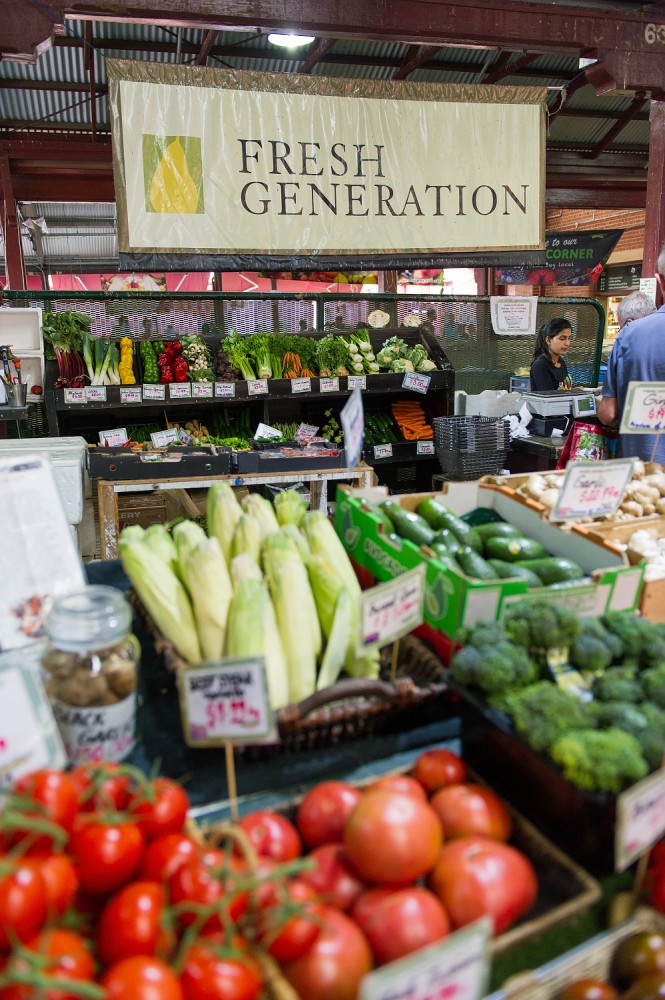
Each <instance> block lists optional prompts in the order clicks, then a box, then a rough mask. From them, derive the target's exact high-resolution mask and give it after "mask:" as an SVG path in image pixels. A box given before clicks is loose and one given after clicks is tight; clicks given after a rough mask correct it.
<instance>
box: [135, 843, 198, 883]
mask: <svg viewBox="0 0 665 1000" xmlns="http://www.w3.org/2000/svg"><path fill="white" fill-rule="evenodd" d="M199 855H200V851H199V847H198V844H196V843H195V841H193V840H192V838H191V837H188V836H187V835H186V834H184V833H166V834H164V836H162V837H155V839H154V840H151V841H150V843H149V844H148V846H147V848H146V852H145V855H144V857H143V864H142V866H141V878H144V879H147V880H148V881H149V882H168V880H169V879H170V878H171V875H173V873H174V872H175V871H177V870H178V868H179V867H180V865H183V864H184V863H185V861H191V860H192V858H198V857H199Z"/></svg>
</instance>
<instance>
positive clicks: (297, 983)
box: [283, 906, 372, 1000]
mask: <svg viewBox="0 0 665 1000" xmlns="http://www.w3.org/2000/svg"><path fill="white" fill-rule="evenodd" d="M322 919H323V927H322V928H321V933H320V934H319V936H318V938H317V939H316V941H315V942H314V944H313V945H312V947H311V948H310V949H309V951H308V952H307V954H306V955H303V957H302V958H299V959H297V960H296V961H295V962H289V963H288V964H287V965H285V966H284V968H283V972H284V975H285V976H286V978H287V979H288V981H289V982H290V983H291V985H292V986H293V988H294V989H295V990H296V992H297V993H298V994H299V995H300V996H301V997H306V998H307V1000H356V997H357V995H358V986H359V984H360V980H361V979H362V978H363V976H365V975H367V973H368V972H370V971H371V969H372V952H371V950H370V947H369V944H368V943H367V939H366V937H365V935H364V934H363V932H362V931H361V930H360V928H359V927H358V925H357V924H355V923H354V922H353V921H352V920H350V919H349V917H347V916H345V915H344V914H343V913H340V911H339V910H334V909H333V908H332V907H328V906H325V907H324V908H323V917H322Z"/></svg>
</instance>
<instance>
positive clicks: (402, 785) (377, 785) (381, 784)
mask: <svg viewBox="0 0 665 1000" xmlns="http://www.w3.org/2000/svg"><path fill="white" fill-rule="evenodd" d="M367 791H368V792H399V794H400V795H414V796H415V797H416V798H417V799H421V800H422V801H423V802H426V801H427V792H426V791H425V789H424V788H423V786H422V785H421V784H420V782H418V781H416V780H415V778H409V776H408V775H406V774H387V775H386V776H385V778H377V779H376V781H373V782H372V784H371V785H370V786H369V787H368V788H367Z"/></svg>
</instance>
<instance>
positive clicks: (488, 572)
mask: <svg viewBox="0 0 665 1000" xmlns="http://www.w3.org/2000/svg"><path fill="white" fill-rule="evenodd" d="M455 558H456V559H457V562H458V563H459V564H460V566H461V567H462V570H463V572H464V573H465V575H466V576H471V577H473V578H474V579H476V580H496V573H495V572H494V570H493V569H492V567H491V566H490V564H489V563H488V562H486V561H485V560H484V559H483V557H482V556H481V555H479V554H478V553H477V552H476V551H475V549H472V548H471V546H470V545H463V546H462V547H461V549H459V551H458V552H457V553H456V554H455Z"/></svg>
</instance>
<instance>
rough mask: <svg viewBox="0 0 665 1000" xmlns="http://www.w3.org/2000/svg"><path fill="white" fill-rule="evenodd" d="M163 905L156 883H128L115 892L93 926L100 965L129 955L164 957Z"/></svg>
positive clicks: (161, 891) (163, 897)
mask: <svg viewBox="0 0 665 1000" xmlns="http://www.w3.org/2000/svg"><path fill="white" fill-rule="evenodd" d="M165 905H166V893H165V891H164V887H163V886H161V885H157V883H156V882H130V884H129V885H126V886H125V887H124V888H123V889H121V890H120V891H119V892H117V893H116V894H115V896H113V897H112V898H111V899H110V900H109V902H108V903H107V904H106V906H105V907H104V909H103V910H102V912H101V916H100V918H99V921H98V924H97V954H98V955H99V957H100V959H101V960H102V962H103V963H104V965H113V964H114V963H115V962H119V961H120V959H122V958H129V957H130V956H131V955H158V956H159V957H162V958H164V957H166V955H167V954H168V951H169V944H170V942H169V935H168V934H167V933H166V931H165V930H164V929H163V928H162V925H161V918H162V914H163V912H164V907H165Z"/></svg>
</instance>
